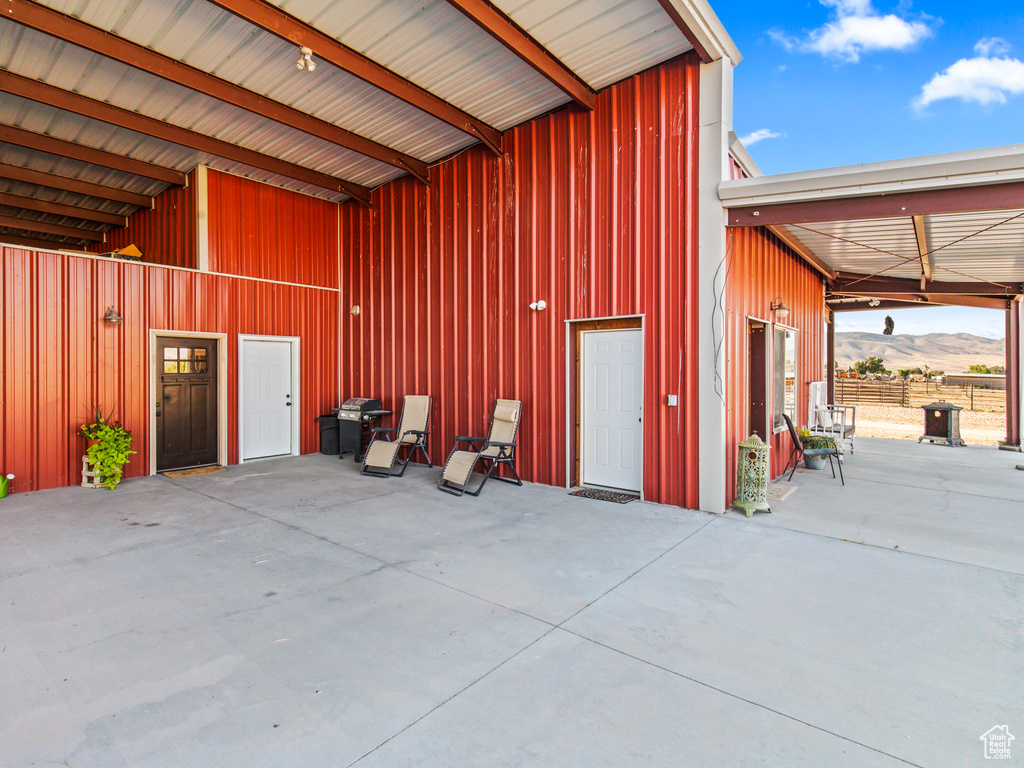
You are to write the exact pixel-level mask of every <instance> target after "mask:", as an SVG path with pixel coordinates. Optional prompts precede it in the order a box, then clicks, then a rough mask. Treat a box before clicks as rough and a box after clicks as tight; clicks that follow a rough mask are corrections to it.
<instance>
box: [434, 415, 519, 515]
mask: <svg viewBox="0 0 1024 768" xmlns="http://www.w3.org/2000/svg"><path fill="white" fill-rule="evenodd" d="M522 410H523V404H522V403H521V402H520V401H519V400H495V401H494V410H493V411H492V413H491V429H490V432H488V434H487V437H486V438H483V437H465V436H459V437H456V438H455V447H454V448H452V452H451V453H449V454H448V460H447V461H446V462H445V463H444V472H442V473H441V479H440V480H438V481H437V487H438V488H440V489H441V490H442V491H444V492H445V493H450V494H453V495H454V496H461V495H462V494H464V493H468V494H469V495H470V496H479V495H480V491H482V490H483V488H484V483H486V482H487V481H488V479H490V478H491V477H493V478H494V479H495V480H501V481H502V482H503V483H512V484H513V485H522V484H523V481H522V480H520V479H519V473H518V472H516V434H517V433H518V432H519V417H520V415H521V414H522ZM460 443H466V444H467V448H463V449H460V448H459V444H460ZM477 444H479V448H478V447H477ZM478 462H483V466H485V467H486V468H487V472H486V473H485V474H484V477H483V480H481V481H480V485H478V486H477V488H476V490H475V491H471V490H469V479H470V477H472V475H473V469H474V468H475V467H476V465H477V463H478ZM499 465H505V466H506V467H508V468H509V470H510V471H511V472H512V477H501V476H499V475H496V474H494V471H495V470H496V469H497V468H498V466H499Z"/></svg>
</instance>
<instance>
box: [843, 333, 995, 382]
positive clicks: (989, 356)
mask: <svg viewBox="0 0 1024 768" xmlns="http://www.w3.org/2000/svg"><path fill="white" fill-rule="evenodd" d="M1004 349H1005V346H1004V340H1003V339H987V338H985V337H984V336H974V335H973V334H970V333H929V334H925V335H924V336H911V335H909V334H905V333H898V334H893V335H892V336H885V335H883V334H881V333H859V332H839V333H836V363H838V364H839V367H840V368H841V369H846V368H848V367H850V366H851V365H853V363H855V362H856V361H857V360H867V358H868V357H869V356H871V355H874V356H875V357H880V358H882V360H883V361H885V367H886V368H888V369H889V370H891V371H893V372H895V371H897V370H898V369H900V368H924V367H925V365H927V366H928V367H929V368H930V369H932V370H940V371H945V372H946V373H964V372H965V371H967V369H968V368H970V367H971V366H972V365H975V364H979V365H988V366H992V365H1005V364H1006V358H1005V353H1004Z"/></svg>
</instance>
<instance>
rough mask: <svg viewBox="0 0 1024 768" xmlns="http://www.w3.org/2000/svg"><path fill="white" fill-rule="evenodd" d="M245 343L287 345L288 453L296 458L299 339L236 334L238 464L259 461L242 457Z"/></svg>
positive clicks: (298, 444)
mask: <svg viewBox="0 0 1024 768" xmlns="http://www.w3.org/2000/svg"><path fill="white" fill-rule="evenodd" d="M247 341H278V342H286V343H287V344H288V345H289V348H290V351H291V367H292V376H291V382H290V383H289V385H288V386H289V387H290V388H291V401H292V406H291V407H292V413H291V425H290V432H291V437H290V438H289V445H290V446H291V450H290V451H289V452H288V453H289V454H290V455H292V456H298V455H299V454H300V453H301V452H302V444H301V443H302V441H301V435H302V432H301V424H300V421H299V415H300V414H301V412H302V390H301V389H300V385H301V383H302V379H301V377H300V376H299V362H300V360H301V358H300V355H299V344H300V342H301V339H300V338H299V337H298V336H260V335H256V334H249V333H240V334H238V463H239V464H244V463H245V462H246V461H259V460H260V459H245V458H243V457H242V453H243V451H242V448H243V446H244V445H245V434H244V432H245V414H244V412H243V409H244V407H245V405H244V403H245V374H244V371H245V342H247Z"/></svg>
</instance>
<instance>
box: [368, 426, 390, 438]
mask: <svg viewBox="0 0 1024 768" xmlns="http://www.w3.org/2000/svg"><path fill="white" fill-rule="evenodd" d="M394 431H395V430H393V429H385V428H384V427H373V428H372V429H371V430H370V432H372V433H373V436H374V437H377V433H378V432H382V433H384V434H387V433H388V432H394Z"/></svg>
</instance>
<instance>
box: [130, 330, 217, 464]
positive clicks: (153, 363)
mask: <svg viewBox="0 0 1024 768" xmlns="http://www.w3.org/2000/svg"><path fill="white" fill-rule="evenodd" d="M166 336H170V337H171V338H176V339H213V340H214V341H216V342H217V464H218V465H219V466H221V467H224V466H227V463H228V335H227V334H226V333H199V332H196V331H172V330H169V329H168V330H157V329H155V328H151V329H150V330H149V408H148V409H147V410H148V411H149V474H151V475H155V474H156V448H157V446H156V431H157V430H156V409H157V405H156V403H157V398H158V396H159V393H160V376H161V375H162V374H163V360H162V359H159V358H158V355H157V343H158V341H157V340H158V339H159V338H161V337H166Z"/></svg>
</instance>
